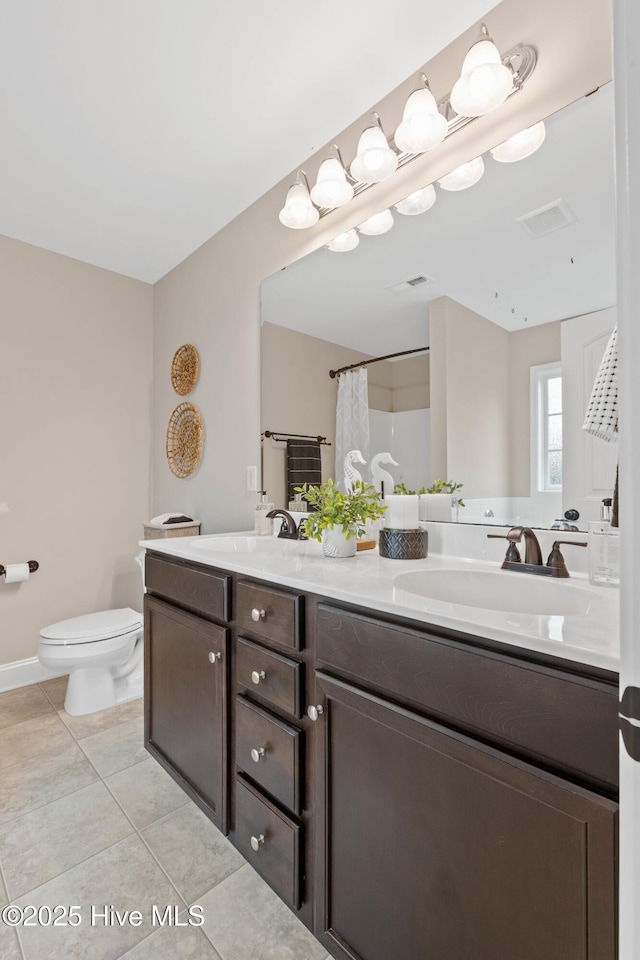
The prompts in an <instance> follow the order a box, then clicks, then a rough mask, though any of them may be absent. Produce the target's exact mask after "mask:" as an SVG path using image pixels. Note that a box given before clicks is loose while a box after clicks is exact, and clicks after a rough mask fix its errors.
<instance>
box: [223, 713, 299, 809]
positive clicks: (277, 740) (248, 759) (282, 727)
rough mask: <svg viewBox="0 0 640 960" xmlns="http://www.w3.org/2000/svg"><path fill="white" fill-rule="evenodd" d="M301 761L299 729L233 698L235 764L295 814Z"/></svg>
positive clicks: (297, 804)
mask: <svg viewBox="0 0 640 960" xmlns="http://www.w3.org/2000/svg"><path fill="white" fill-rule="evenodd" d="M252 751H253V753H252ZM262 751H264V752H262ZM301 760H302V731H301V730H298V729H297V727H292V726H290V725H289V724H288V723H284V722H283V721H282V720H279V719H278V718H277V717H274V716H273V715H272V714H269V713H267V712H266V711H265V710H261V709H260V707H256V706H254V705H253V704H252V703H250V701H249V700H246V699H245V698H244V697H241V696H238V697H236V765H237V766H238V767H239V768H240V769H241V770H244V771H245V773H246V774H247V775H248V776H250V777H251V779H252V780H255V781H256V783H259V784H260V786H262V787H264V789H265V790H266V791H267V792H268V793H270V794H271V795H272V796H273V797H275V798H276V800H280V802H281V803H283V804H284V805H285V806H286V807H289V809H290V810H293V812H294V813H298V814H299V813H300V812H301V810H302V791H301V779H302V766H301Z"/></svg>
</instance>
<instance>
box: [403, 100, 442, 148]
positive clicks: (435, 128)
mask: <svg viewBox="0 0 640 960" xmlns="http://www.w3.org/2000/svg"><path fill="white" fill-rule="evenodd" d="M446 134H447V121H446V120H445V118H444V117H443V116H442V114H441V113H439V112H438V105H437V103H436V101H435V98H434V96H433V94H432V93H431V91H430V90H427V89H426V88H425V89H424V90H414V92H413V93H412V94H411V96H410V97H409V99H408V100H407V102H406V105H405V108H404V113H403V114H402V123H401V124H400V125H399V127H398V129H397V130H396V132H395V134H394V138H393V139H394V140H395V144H396V147H397V148H398V150H402V151H403V153H424V152H425V151H426V150H432V149H433V147H437V146H438V144H439V143H442V141H443V140H444V138H445V136H446Z"/></svg>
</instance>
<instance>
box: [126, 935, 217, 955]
mask: <svg viewBox="0 0 640 960" xmlns="http://www.w3.org/2000/svg"><path fill="white" fill-rule="evenodd" d="M177 958H180V960H220V954H219V953H217V951H216V950H214V948H213V946H212V945H211V943H210V941H209V940H207V938H206V937H205V935H204V933H202V932H201V931H200V930H198V929H197V928H195V927H163V928H162V929H160V930H157V931H156V932H155V933H153V934H151V936H150V937H147V939H146V940H143V941H142V943H139V944H138V945H137V946H135V947H134V948H133V950H129V952H128V953H125V955H124V957H122V960H177Z"/></svg>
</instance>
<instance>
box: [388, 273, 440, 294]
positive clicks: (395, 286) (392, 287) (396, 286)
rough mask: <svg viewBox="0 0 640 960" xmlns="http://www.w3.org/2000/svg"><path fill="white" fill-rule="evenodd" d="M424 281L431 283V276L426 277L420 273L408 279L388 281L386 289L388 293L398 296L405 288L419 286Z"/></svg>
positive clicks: (405, 290)
mask: <svg viewBox="0 0 640 960" xmlns="http://www.w3.org/2000/svg"><path fill="white" fill-rule="evenodd" d="M425 283H433V280H432V279H431V277H427V276H426V275H425V274H423V273H421V274H419V276H417V277H410V278H409V279H408V280H399V281H398V283H390V284H389V286H388V287H387V288H386V289H387V290H388V291H389V293H393V294H395V295H396V296H399V295H400V294H401V293H406V292H407V290H413V289H415V287H421V286H423V284H425Z"/></svg>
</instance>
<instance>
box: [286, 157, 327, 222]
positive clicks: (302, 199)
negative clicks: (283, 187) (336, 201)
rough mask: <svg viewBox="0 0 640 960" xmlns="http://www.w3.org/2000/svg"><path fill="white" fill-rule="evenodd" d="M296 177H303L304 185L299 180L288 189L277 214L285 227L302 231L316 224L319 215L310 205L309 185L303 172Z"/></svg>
mask: <svg viewBox="0 0 640 960" xmlns="http://www.w3.org/2000/svg"><path fill="white" fill-rule="evenodd" d="M298 177H304V183H303V182H302V180H300V179H299V180H296V182H295V183H294V184H292V186H290V187H289V189H288V191H287V199H286V200H285V203H284V207H283V208H282V210H281V211H280V213H279V214H278V218H279V220H280V223H283V224H284V226H285V227H291V228H292V229H293V230H304V229H305V228H306V227H312V226H313V225H314V223H317V222H318V220H319V218H320V214H319V213H318V211H317V210H316V208H315V207H314V205H313V204H312V203H311V197H310V196H309V184H308V181H307V177H306V174H305V173H304V170H301V171H300V172H299V173H298Z"/></svg>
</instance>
